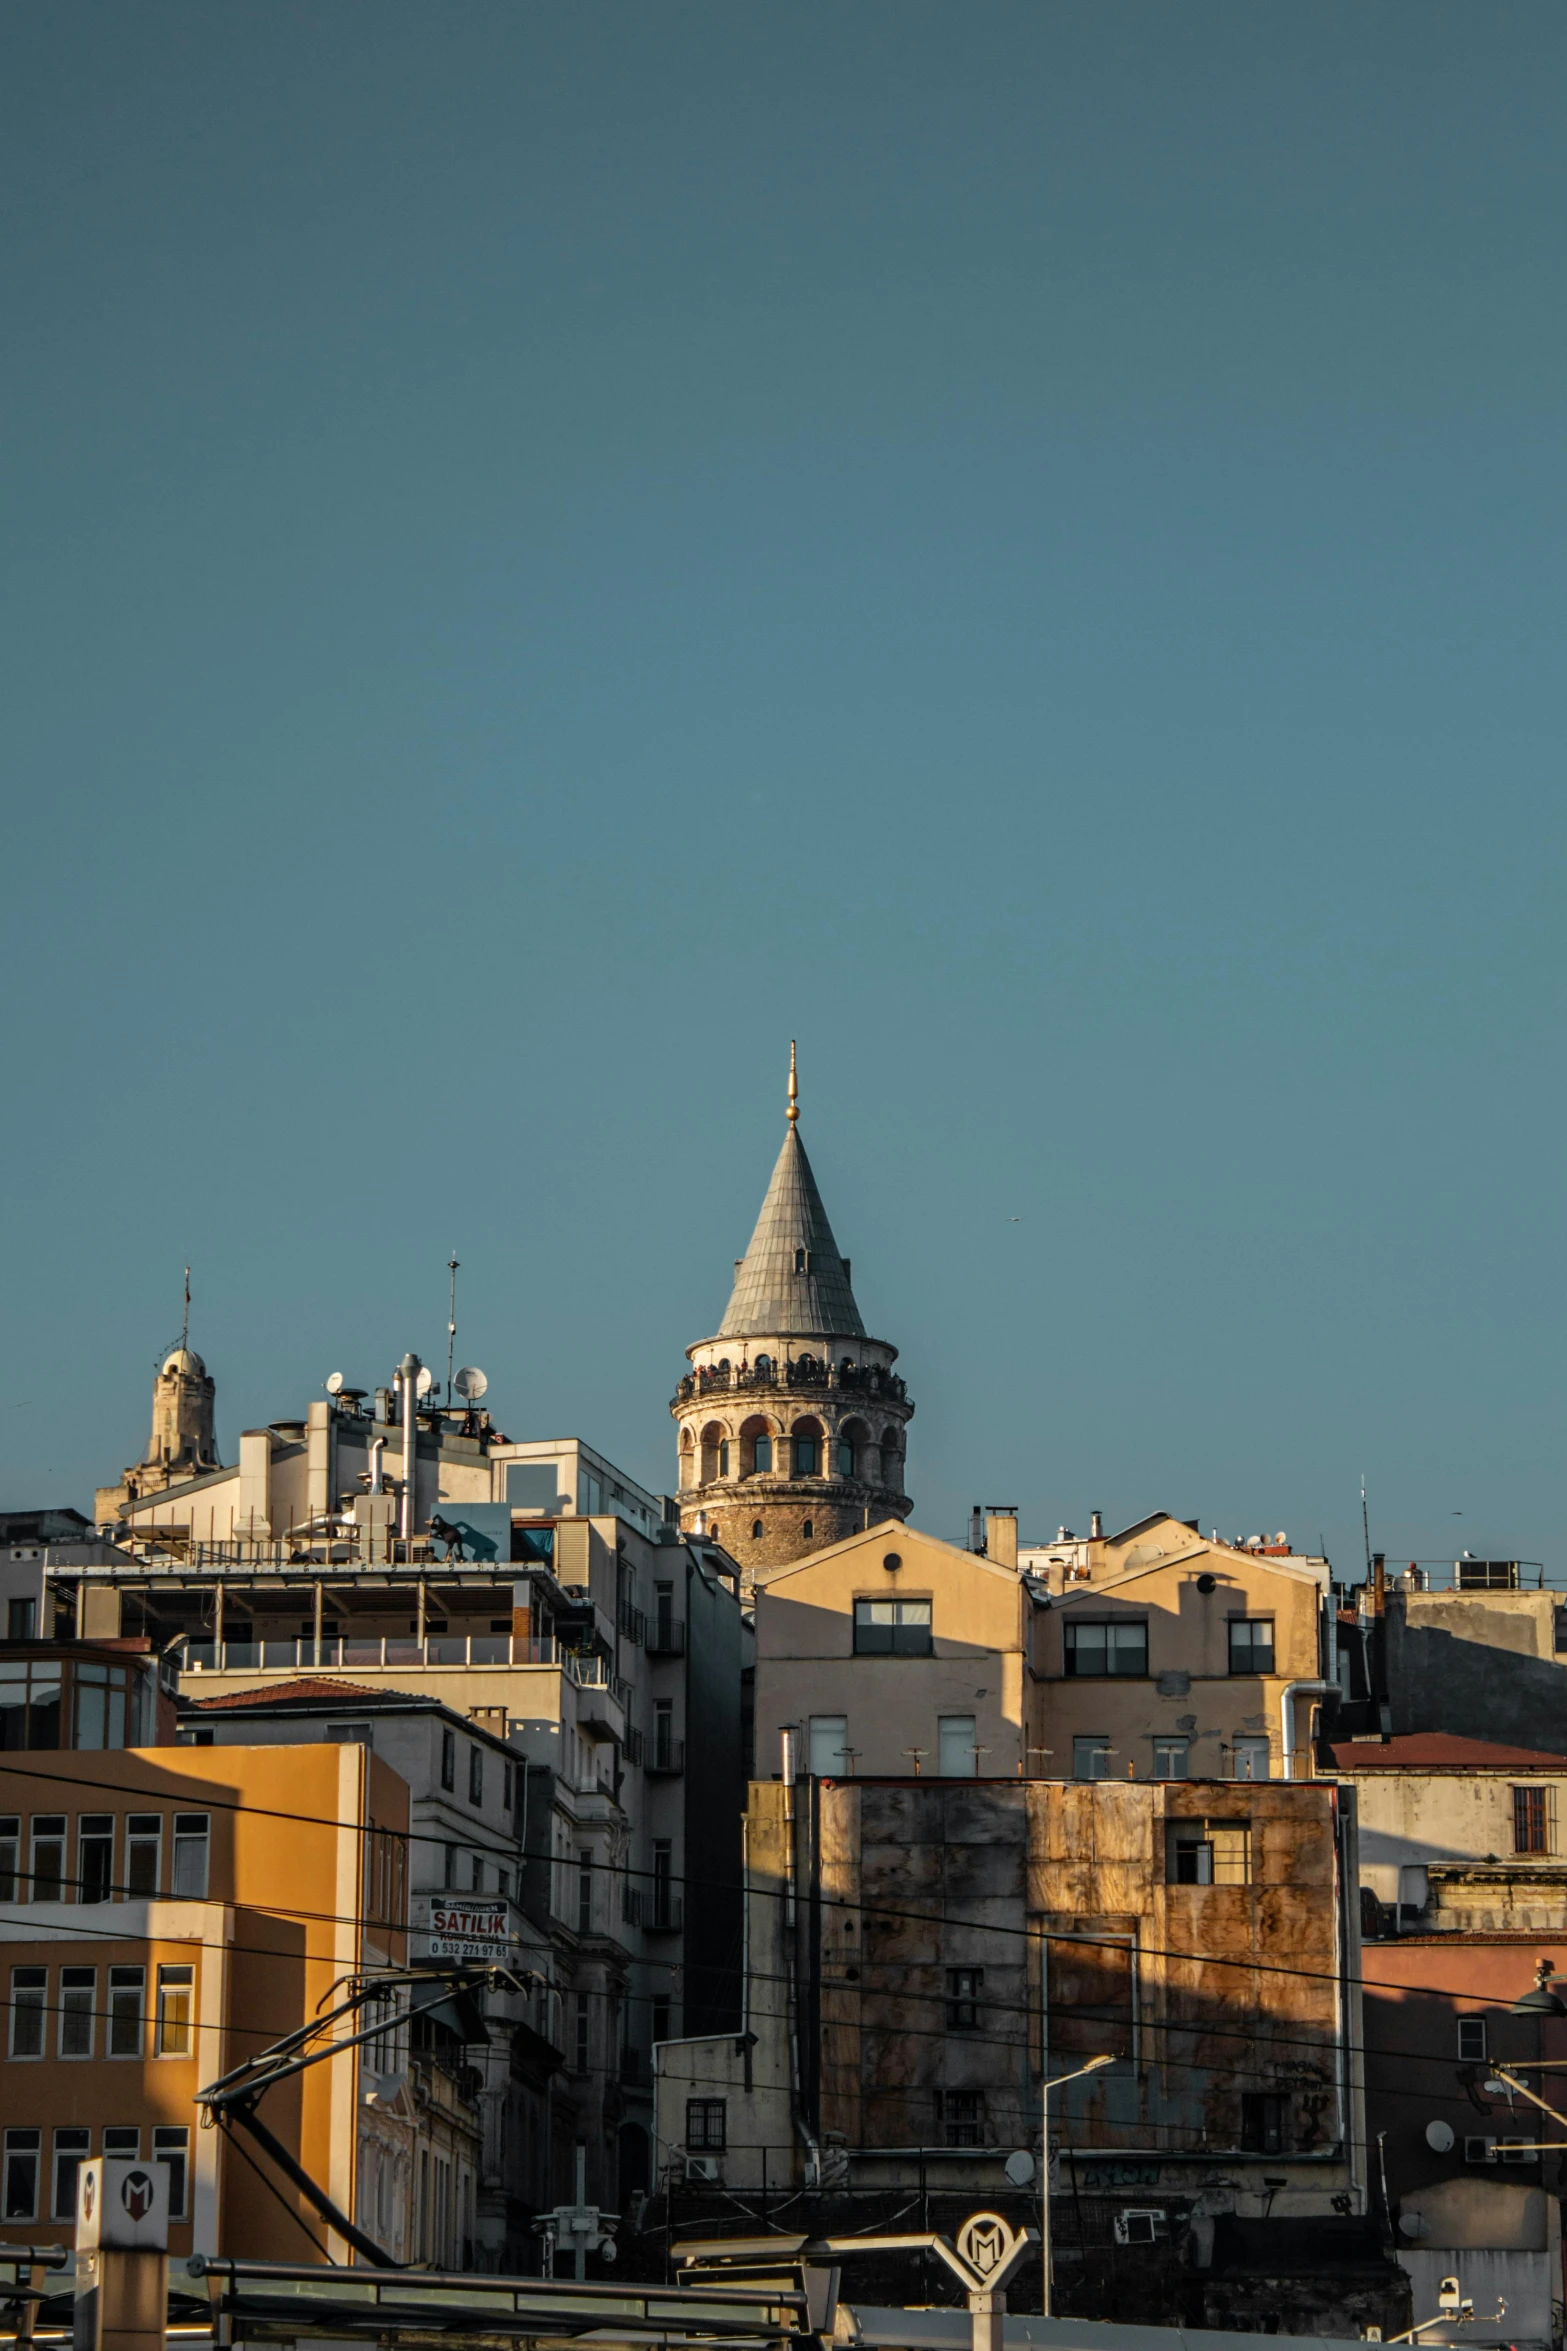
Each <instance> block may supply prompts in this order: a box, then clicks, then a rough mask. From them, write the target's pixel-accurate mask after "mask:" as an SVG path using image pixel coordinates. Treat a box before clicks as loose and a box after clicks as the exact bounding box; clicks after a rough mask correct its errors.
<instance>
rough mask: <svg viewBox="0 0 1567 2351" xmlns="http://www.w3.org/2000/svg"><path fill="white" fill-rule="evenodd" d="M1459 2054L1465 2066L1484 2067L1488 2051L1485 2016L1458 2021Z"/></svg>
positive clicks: (1465, 2017)
mask: <svg viewBox="0 0 1567 2351" xmlns="http://www.w3.org/2000/svg"><path fill="white" fill-rule="evenodd" d="M1458 2054H1459V2057H1460V2059H1461V2060H1462V2062H1463V2063H1464V2064H1465V2065H1484V2063H1485V2060H1486V2055H1487V2051H1486V2046H1485V2018H1484V2017H1483V2016H1461V2017H1460V2018H1459V2019H1458Z"/></svg>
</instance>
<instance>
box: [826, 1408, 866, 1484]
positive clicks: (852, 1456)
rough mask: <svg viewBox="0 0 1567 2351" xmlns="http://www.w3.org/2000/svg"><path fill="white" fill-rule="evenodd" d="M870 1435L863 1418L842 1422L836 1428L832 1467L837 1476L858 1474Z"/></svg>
mask: <svg viewBox="0 0 1567 2351" xmlns="http://www.w3.org/2000/svg"><path fill="white" fill-rule="evenodd" d="M870 1437H871V1432H870V1430H869V1429H868V1428H867V1427H866V1425H865V1423H864V1421H863V1420H846V1421H844V1422H843V1424H842V1425H841V1427H840V1428H839V1430H838V1437H837V1442H836V1445H835V1446H834V1449H833V1461H834V1467H835V1468H836V1470H837V1473H838V1475H839V1477H841V1478H852V1477H856V1476H858V1475H860V1473H861V1464H862V1463H863V1462H864V1460H865V1452H866V1448H867V1446H868V1445H869V1444H870Z"/></svg>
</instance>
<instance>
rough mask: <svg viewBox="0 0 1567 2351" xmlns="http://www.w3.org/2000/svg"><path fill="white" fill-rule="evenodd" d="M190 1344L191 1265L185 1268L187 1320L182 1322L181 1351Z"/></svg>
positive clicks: (182, 1352)
mask: <svg viewBox="0 0 1567 2351" xmlns="http://www.w3.org/2000/svg"><path fill="white" fill-rule="evenodd" d="M189 1344H190V1267H189V1266H188V1265H187V1266H186V1268H185V1320H184V1321H183V1322H182V1323H181V1324H180V1353H181V1354H182V1355H183V1354H184V1352H185V1350H186V1348H187V1347H188V1346H189Z"/></svg>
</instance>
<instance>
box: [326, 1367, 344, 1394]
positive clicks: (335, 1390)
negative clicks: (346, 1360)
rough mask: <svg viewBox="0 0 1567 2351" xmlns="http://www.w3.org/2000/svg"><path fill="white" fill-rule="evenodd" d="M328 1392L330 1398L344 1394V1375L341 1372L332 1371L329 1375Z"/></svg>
mask: <svg viewBox="0 0 1567 2351" xmlns="http://www.w3.org/2000/svg"><path fill="white" fill-rule="evenodd" d="M326 1392H327V1394H328V1395H329V1396H341V1394H342V1393H343V1375H342V1373H341V1372H340V1371H330V1372H328V1373H327V1378H326Z"/></svg>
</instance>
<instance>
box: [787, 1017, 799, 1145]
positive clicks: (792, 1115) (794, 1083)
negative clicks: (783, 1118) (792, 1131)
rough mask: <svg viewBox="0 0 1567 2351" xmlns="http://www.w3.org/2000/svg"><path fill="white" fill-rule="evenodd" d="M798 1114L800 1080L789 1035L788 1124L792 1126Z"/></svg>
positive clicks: (792, 1042)
mask: <svg viewBox="0 0 1567 2351" xmlns="http://www.w3.org/2000/svg"><path fill="white" fill-rule="evenodd" d="M799 1115H800V1081H799V1076H798V1073H797V1071H796V1069H795V1059H794V1039H793V1037H791V1038H790V1039H789V1109H788V1113H787V1116H788V1120H789V1124H790V1125H791V1126H793V1125H794V1123H795V1121H796V1120H797V1119H798V1117H799Z"/></svg>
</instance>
